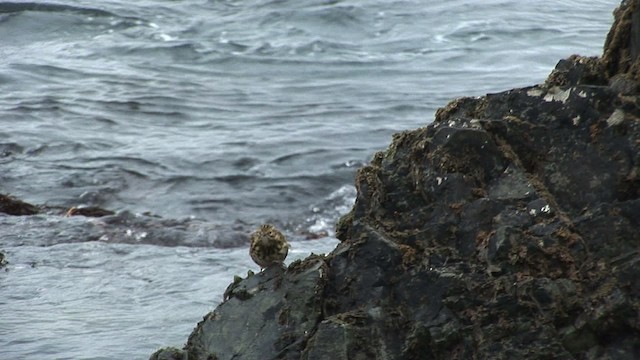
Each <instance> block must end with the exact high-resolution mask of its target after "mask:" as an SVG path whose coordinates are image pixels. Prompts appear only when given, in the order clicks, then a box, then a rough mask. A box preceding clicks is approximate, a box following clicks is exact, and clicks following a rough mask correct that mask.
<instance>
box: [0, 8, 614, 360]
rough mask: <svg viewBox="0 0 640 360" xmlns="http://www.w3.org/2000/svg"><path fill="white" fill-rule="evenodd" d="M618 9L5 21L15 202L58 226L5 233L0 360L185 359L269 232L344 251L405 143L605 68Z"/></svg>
mask: <svg viewBox="0 0 640 360" xmlns="http://www.w3.org/2000/svg"><path fill="white" fill-rule="evenodd" d="M617 4H618V1H614V0H606V1H605V0H600V1H598V0H594V1H590V2H589V3H588V6H587V5H585V2H582V1H547V0H543V1H528V2H522V1H517V0H476V1H469V0H466V1H463V0H449V1H440V0H437V1H436V0H432V1H426V0H423V1H410V0H408V1H379V0H372V1H366V2H365V1H306V0H305V1H301V0H295V1H293V0H275V1H267V0H244V1H232V0H226V1H225V0H208V1H207V0H198V1H195V0H185V1H159V0H157V1H150V0H143V1H136V2H130V1H123V0H110V1H100V2H96V1H79V0H77V1H72V0H68V1H55V2H25V1H16V2H0V39H2V42H1V43H0V193H11V194H13V195H15V196H17V197H19V198H21V199H24V200H26V201H29V202H32V203H37V204H46V205H47V206H49V208H50V209H53V210H51V211H49V212H48V213H47V214H45V215H37V216H30V217H10V216H3V215H0V250H3V251H4V252H5V253H6V254H7V258H8V260H9V262H10V264H9V266H8V271H6V272H0V313H2V314H3V316H2V321H0V358H1V359H4V358H7V359H14V358H15V359H125V358H126V359H145V358H147V357H148V356H149V355H150V353H151V352H153V351H154V350H155V349H156V348H157V347H160V346H165V345H174V346H178V347H180V346H181V345H182V344H183V343H184V342H185V341H186V338H187V336H188V334H189V332H190V331H191V329H192V328H193V327H194V326H195V324H196V323H197V321H198V320H200V319H201V317H202V316H203V315H204V314H205V313H206V312H208V311H210V310H212V309H213V308H214V307H215V306H216V305H217V304H218V303H219V302H220V301H221V298H222V292H223V291H224V289H225V288H226V286H227V285H228V284H229V282H230V281H231V280H232V278H233V275H235V274H239V275H244V274H246V271H247V269H253V270H256V269H255V268H256V266H255V265H253V264H252V263H251V262H250V259H249V257H248V256H247V234H248V233H249V232H250V231H251V230H252V229H253V228H254V227H255V226H256V225H258V224H260V223H263V222H267V221H268V222H274V223H276V224H277V225H278V226H279V227H280V228H282V229H284V230H285V232H286V233H287V235H288V236H289V237H290V238H291V239H292V243H293V248H294V253H293V255H292V259H293V258H302V257H305V256H307V255H308V254H309V253H311V252H316V253H323V252H329V251H331V250H332V248H333V247H334V246H335V244H336V243H337V240H335V239H333V238H331V236H332V235H333V226H334V224H335V221H336V220H337V218H338V217H339V216H340V214H343V213H345V212H346V211H348V210H349V208H350V206H351V204H352V202H353V199H354V197H355V190H354V188H353V178H354V174H355V171H356V169H357V168H358V167H360V166H361V165H362V164H364V163H366V162H367V161H369V159H371V157H372V155H373V154H374V153H375V152H376V151H378V150H382V149H384V148H385V147H386V146H387V145H388V143H389V142H390V140H391V134H393V133H394V132H398V131H402V130H407V129H412V128H416V127H419V126H424V125H426V124H428V123H429V122H430V121H431V120H432V118H433V113H434V112H435V110H436V109H437V108H438V107H441V106H444V105H445V104H446V103H447V102H448V101H450V100H452V99H453V98H455V97H459V96H476V95H483V94H485V93H489V92H498V91H502V90H506V89H510V88H513V87H520V86H527V85H531V84H534V83H539V82H542V81H543V80H544V78H545V77H546V76H547V75H548V73H549V72H550V71H551V69H552V68H553V66H554V65H555V64H556V63H557V61H558V60H559V59H561V58H565V57H568V56H569V55H571V54H573V53H579V54H582V55H598V54H600V53H601V49H602V44H603V42H604V38H605V36H606V33H607V31H608V28H609V27H610V25H611V22H612V16H611V11H612V10H613V9H614V7H615V6H616V5H617ZM72 206H75V207H78V206H99V207H103V208H107V209H111V210H114V211H116V212H117V214H116V215H114V216H111V217H107V218H102V219H86V218H82V217H72V218H68V217H64V216H62V214H64V212H65V211H66V209H68V208H70V207H72ZM56 209H57V210H56ZM310 234H311V235H310ZM313 234H316V235H317V234H320V235H329V236H328V237H325V236H320V239H318V240H309V238H312V237H315V235H313Z"/></svg>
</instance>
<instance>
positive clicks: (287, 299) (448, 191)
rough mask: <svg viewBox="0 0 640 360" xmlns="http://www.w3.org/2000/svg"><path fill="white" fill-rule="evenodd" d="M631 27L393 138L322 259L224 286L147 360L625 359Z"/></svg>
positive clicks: (626, 23)
mask: <svg viewBox="0 0 640 360" xmlns="http://www.w3.org/2000/svg"><path fill="white" fill-rule="evenodd" d="M639 11H640V9H638V1H624V2H623V3H622V5H621V7H620V8H619V9H617V10H616V12H615V17H616V18H615V22H614V26H613V27H612V30H611V32H610V33H609V36H608V38H607V41H606V44H605V50H604V54H603V56H602V57H601V58H585V57H581V56H572V57H570V58H568V59H566V60H562V61H560V62H559V63H558V65H557V67H556V69H555V70H554V71H553V72H552V74H551V75H550V76H549V78H548V79H547V81H546V82H545V83H544V84H541V85H537V86H532V87H528V88H523V89H514V90H510V91H506V92H502V93H498V94H489V95H487V96H484V97H481V98H462V99H458V100H455V101H453V102H451V103H450V104H448V105H447V106H446V107H444V108H442V109H440V110H439V111H438V112H437V114H436V119H435V121H434V122H433V123H432V124H431V125H429V126H427V127H424V128H421V129H417V130H414V131H407V132H403V133H400V134H396V135H395V136H394V139H393V142H392V144H391V145H390V146H389V148H388V149H387V150H386V151H384V152H380V153H378V154H376V155H375V158H374V160H373V161H372V162H371V164H370V165H368V166H365V167H364V168H362V169H360V171H359V172H358V176H357V179H356V186H357V190H358V196H357V199H356V203H355V205H354V207H353V209H352V211H351V212H350V213H349V214H348V215H346V216H345V217H344V218H342V219H341V221H340V222H339V224H338V226H337V236H338V238H339V239H340V240H342V243H341V244H340V245H339V246H338V247H337V248H336V249H335V250H334V251H333V252H332V253H331V254H329V255H327V256H326V257H319V256H312V257H310V258H308V259H306V260H304V261H302V262H297V263H295V264H292V265H291V266H290V267H289V269H287V270H286V271H285V272H281V273H260V274H257V275H253V276H248V277H247V278H246V279H240V278H238V279H236V280H237V281H236V282H234V284H232V285H231V286H230V289H229V290H228V291H227V294H226V300H225V301H224V302H223V303H222V304H221V305H220V306H219V307H218V308H217V309H216V310H215V311H213V312H212V313H210V314H208V315H207V316H205V318H204V320H203V321H202V322H200V323H199V324H198V326H197V327H196V329H195V330H194V332H193V333H192V335H191V336H190V337H189V340H188V342H187V344H186V346H185V348H184V350H182V351H180V350H177V349H164V350H159V351H158V352H156V354H154V355H152V357H151V358H152V359H307V360H319V359H328V358H332V359H345V360H346V359H629V360H631V359H638V358H640V92H639V89H638V84H639V83H640V73H639V72H638V70H637V69H638V68H639V67H640V61H636V58H637V56H638V52H639V50H638V49H639V48H640V47H639V45H638V43H639V41H640V39H639V38H640V37H639V36H638V28H639V26H640V15H639Z"/></svg>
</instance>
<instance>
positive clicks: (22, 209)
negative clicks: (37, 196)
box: [0, 194, 40, 216]
mask: <svg viewBox="0 0 640 360" xmlns="http://www.w3.org/2000/svg"><path fill="white" fill-rule="evenodd" d="M39 212H40V210H39V209H38V207H37V206H35V205H32V204H29V203H26V202H24V201H22V200H19V199H16V198H14V197H13V196H10V195H5V194H0V213H4V214H7V215H15V216H22V215H35V214H37V213H39Z"/></svg>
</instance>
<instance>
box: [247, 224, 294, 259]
mask: <svg viewBox="0 0 640 360" xmlns="http://www.w3.org/2000/svg"><path fill="white" fill-rule="evenodd" d="M288 253H289V243H288V242H287V239H285V237H284V235H282V233H281V232H280V231H278V230H277V229H276V228H275V227H274V226H273V225H269V224H265V225H262V226H260V228H259V229H258V230H257V231H256V232H254V233H253V234H251V247H250V248H249V255H251V258H252V259H253V261H255V263H256V264H258V265H259V266H260V268H261V269H264V268H268V267H271V266H274V265H277V266H282V263H283V262H284V259H285V258H286V257H287V254H288Z"/></svg>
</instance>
